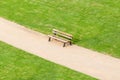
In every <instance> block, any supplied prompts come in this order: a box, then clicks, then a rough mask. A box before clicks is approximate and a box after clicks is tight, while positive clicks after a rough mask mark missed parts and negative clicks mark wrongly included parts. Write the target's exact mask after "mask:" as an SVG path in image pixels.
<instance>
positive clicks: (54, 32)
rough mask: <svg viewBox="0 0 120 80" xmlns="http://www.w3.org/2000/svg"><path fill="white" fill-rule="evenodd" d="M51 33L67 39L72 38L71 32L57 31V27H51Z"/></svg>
mask: <svg viewBox="0 0 120 80" xmlns="http://www.w3.org/2000/svg"><path fill="white" fill-rule="evenodd" d="M53 34H54V35H56V36H60V37H63V38H66V39H69V40H72V38H73V36H72V35H71V34H68V33H65V32H62V31H59V30H57V29H53Z"/></svg>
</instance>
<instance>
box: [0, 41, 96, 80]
mask: <svg viewBox="0 0 120 80" xmlns="http://www.w3.org/2000/svg"><path fill="white" fill-rule="evenodd" d="M43 54H44V53H43ZM0 80H96V79H95V78H92V77H90V76H88V75H85V74H82V73H79V72H76V71H73V70H71V69H68V68H66V67H63V66H60V65H58V64H55V63H52V62H50V61H47V60H44V59H42V58H39V57H37V56H34V55H32V54H29V53H27V52H25V51H22V50H19V49H17V48H14V47H12V46H10V45H8V44H5V43H3V42H0Z"/></svg>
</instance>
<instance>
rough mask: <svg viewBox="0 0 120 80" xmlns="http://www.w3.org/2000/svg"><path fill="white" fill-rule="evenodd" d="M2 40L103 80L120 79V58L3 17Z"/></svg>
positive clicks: (0, 34) (0, 26)
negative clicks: (50, 37)
mask: <svg viewBox="0 0 120 80" xmlns="http://www.w3.org/2000/svg"><path fill="white" fill-rule="evenodd" d="M0 40H1V41H4V42H6V43H8V44H10V45H13V46H15V47H17V48H20V49H22V50H25V51H27V52H30V53H32V54H35V55H37V56H40V57H42V58H45V59H47V60H50V61H52V62H55V63H58V64H61V65H64V66H66V67H69V68H71V69H74V70H76V71H80V72H83V73H85V74H88V75H91V76H93V77H95V78H98V79H100V80H120V59H116V58H113V57H111V56H107V55H104V54H101V53H98V52H95V51H92V50H89V49H86V48H83V47H79V46H76V45H73V46H68V47H65V48H63V47H62V45H63V44H62V43H59V42H57V41H52V42H48V37H47V36H46V35H44V34H41V33H38V32H35V31H32V30H30V29H27V28H25V27H23V26H21V25H18V24H16V23H14V22H10V21H8V20H5V19H3V18H0Z"/></svg>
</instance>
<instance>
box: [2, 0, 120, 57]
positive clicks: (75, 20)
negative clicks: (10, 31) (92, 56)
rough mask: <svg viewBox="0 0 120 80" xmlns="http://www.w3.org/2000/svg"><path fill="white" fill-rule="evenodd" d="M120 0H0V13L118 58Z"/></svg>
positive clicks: (20, 22) (35, 28) (18, 21)
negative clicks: (62, 33)
mask: <svg viewBox="0 0 120 80" xmlns="http://www.w3.org/2000/svg"><path fill="white" fill-rule="evenodd" d="M119 3H120V0H22V1H21V0H1V1H0V16H2V17H4V18H7V19H9V20H12V21H15V22H17V23H19V24H22V25H24V26H26V27H28V28H31V29H34V30H37V31H40V32H43V33H45V34H49V33H51V30H52V29H53V28H56V29H59V30H62V31H65V32H68V33H70V34H73V36H74V39H73V42H74V43H75V44H77V45H80V46H83V47H86V48H90V49H93V50H96V51H99V52H102V53H105V54H109V55H112V56H114V57H118V58H120V49H119V48H120V5H119Z"/></svg>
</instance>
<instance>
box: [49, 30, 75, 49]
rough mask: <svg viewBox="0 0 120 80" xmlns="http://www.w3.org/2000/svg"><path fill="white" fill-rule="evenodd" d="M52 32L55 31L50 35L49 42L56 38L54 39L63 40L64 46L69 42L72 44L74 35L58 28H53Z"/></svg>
mask: <svg viewBox="0 0 120 80" xmlns="http://www.w3.org/2000/svg"><path fill="white" fill-rule="evenodd" d="M52 33H53V34H52V35H48V37H49V39H48V41H49V42H50V41H51V40H52V39H54V40H57V41H60V42H62V43H63V47H65V46H66V44H67V43H69V45H72V42H71V40H72V38H73V37H72V35H71V34H68V33H65V32H62V31H59V30H57V29H53V30H52Z"/></svg>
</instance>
